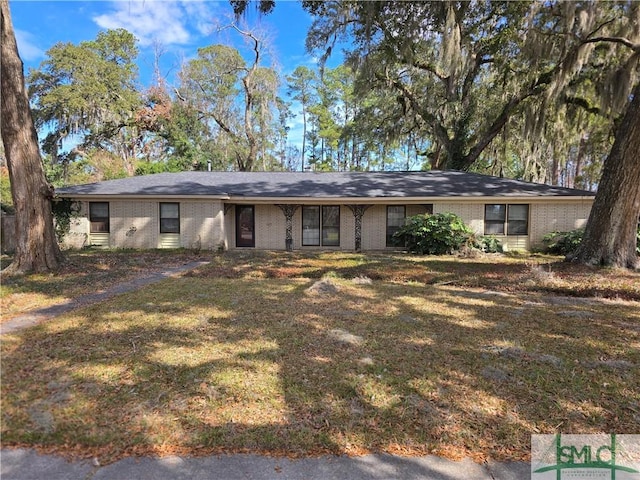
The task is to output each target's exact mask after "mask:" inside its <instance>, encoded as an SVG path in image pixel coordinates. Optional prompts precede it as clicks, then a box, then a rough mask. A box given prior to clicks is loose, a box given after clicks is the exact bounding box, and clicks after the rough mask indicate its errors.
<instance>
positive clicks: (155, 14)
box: [93, 0, 213, 47]
mask: <svg viewBox="0 0 640 480" xmlns="http://www.w3.org/2000/svg"><path fill="white" fill-rule="evenodd" d="M207 5H211V2H209V3H208V4H205V2H202V1H196V0H183V1H173V0H171V1H164V0H144V1H127V2H123V1H115V2H112V6H113V10H112V11H111V12H108V13H105V14H102V15H98V16H95V17H93V21H94V22H96V24H98V26H100V27H101V28H109V29H115V28H124V29H126V30H128V31H130V32H131V33H133V34H134V35H135V36H136V38H137V39H138V40H139V42H140V45H141V46H143V47H145V46H149V45H151V44H153V43H154V42H159V43H160V44H161V45H165V46H170V45H184V44H188V43H191V42H193V40H194V38H193V36H194V35H202V34H203V33H205V26H206V24H207V23H209V24H210V22H211V19H212V17H213V14H212V13H211V12H210V10H209V8H208V7H207Z"/></svg>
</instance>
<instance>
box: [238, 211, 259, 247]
mask: <svg viewBox="0 0 640 480" xmlns="http://www.w3.org/2000/svg"><path fill="white" fill-rule="evenodd" d="M255 226H256V222H255V218H254V208H253V205H236V247H255V246H256V238H255Z"/></svg>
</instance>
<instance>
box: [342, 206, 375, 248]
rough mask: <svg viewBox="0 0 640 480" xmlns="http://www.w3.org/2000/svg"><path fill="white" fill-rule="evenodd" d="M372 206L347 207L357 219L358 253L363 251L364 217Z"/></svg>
mask: <svg viewBox="0 0 640 480" xmlns="http://www.w3.org/2000/svg"><path fill="white" fill-rule="evenodd" d="M370 206H371V205H347V207H349V208H350V209H351V211H352V212H353V216H354V217H355V219H356V232H355V233H356V252H359V251H361V250H362V216H363V215H364V212H366V211H367V209H368V208H369V207H370Z"/></svg>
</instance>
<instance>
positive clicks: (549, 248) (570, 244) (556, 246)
mask: <svg viewBox="0 0 640 480" xmlns="http://www.w3.org/2000/svg"><path fill="white" fill-rule="evenodd" d="M583 234H584V229H583V228H578V229H576V230H571V231H570V232H551V233H547V234H546V235H545V236H544V237H542V244H543V245H544V250H545V252H547V253H553V254H556V255H569V254H570V253H573V252H575V251H576V250H577V249H578V247H579V246H580V242H582V235H583Z"/></svg>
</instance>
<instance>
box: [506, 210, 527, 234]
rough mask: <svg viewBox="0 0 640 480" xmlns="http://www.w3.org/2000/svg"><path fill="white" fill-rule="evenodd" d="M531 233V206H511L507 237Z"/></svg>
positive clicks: (508, 214)
mask: <svg viewBox="0 0 640 480" xmlns="http://www.w3.org/2000/svg"><path fill="white" fill-rule="evenodd" d="M528 233H529V205H509V209H508V211H507V235H527V234H528Z"/></svg>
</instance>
